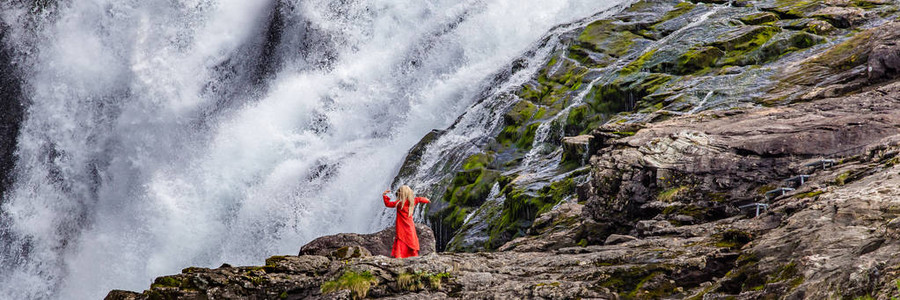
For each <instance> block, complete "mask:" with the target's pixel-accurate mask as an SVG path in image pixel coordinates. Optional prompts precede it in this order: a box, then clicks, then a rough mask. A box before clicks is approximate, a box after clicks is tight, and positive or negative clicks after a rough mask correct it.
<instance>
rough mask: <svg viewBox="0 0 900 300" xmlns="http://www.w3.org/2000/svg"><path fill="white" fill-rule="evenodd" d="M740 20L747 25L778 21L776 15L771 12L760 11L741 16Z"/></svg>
mask: <svg viewBox="0 0 900 300" xmlns="http://www.w3.org/2000/svg"><path fill="white" fill-rule="evenodd" d="M740 20H741V22H744V24H747V25H760V24H766V23H772V22H775V21H778V15H776V14H774V13H771V12H761V13H755V14H752V15H747V16H743V17H741V19H740Z"/></svg>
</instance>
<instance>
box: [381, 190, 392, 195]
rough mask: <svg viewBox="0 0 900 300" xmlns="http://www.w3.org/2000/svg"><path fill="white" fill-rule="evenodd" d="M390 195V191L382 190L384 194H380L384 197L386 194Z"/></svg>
mask: <svg viewBox="0 0 900 300" xmlns="http://www.w3.org/2000/svg"><path fill="white" fill-rule="evenodd" d="M390 193H391V190H384V193H381V195H382V196H384V195H387V194H390Z"/></svg>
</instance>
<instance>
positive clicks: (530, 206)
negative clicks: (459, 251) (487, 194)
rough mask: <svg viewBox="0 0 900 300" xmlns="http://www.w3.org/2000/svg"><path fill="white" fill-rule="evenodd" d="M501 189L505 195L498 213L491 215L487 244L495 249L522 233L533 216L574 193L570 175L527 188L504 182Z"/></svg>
mask: <svg viewBox="0 0 900 300" xmlns="http://www.w3.org/2000/svg"><path fill="white" fill-rule="evenodd" d="M502 193H503V194H504V196H505V197H506V200H505V201H504V202H503V208H502V210H501V212H500V216H499V217H495V218H493V219H492V221H491V222H490V224H489V225H488V228H489V234H490V236H489V238H488V243H487V247H488V248H489V249H496V248H498V247H500V246H502V245H503V244H504V243H506V242H507V241H510V240H512V239H513V238H516V237H519V236H523V235H525V230H527V229H528V228H529V227H531V224H532V223H533V222H534V219H535V218H536V217H537V216H539V215H540V214H543V213H545V212H548V211H550V209H551V208H553V206H555V205H556V204H558V203H559V202H560V201H562V200H563V199H565V198H566V197H569V196H571V195H573V194H574V193H575V181H574V178H567V179H565V180H561V181H556V182H553V183H551V184H550V185H547V186H545V187H543V188H541V189H540V190H538V191H536V192H534V191H528V190H525V189H521V188H519V187H517V186H515V185H514V184H509V185H507V186H506V187H505V188H504V189H503V191H502Z"/></svg>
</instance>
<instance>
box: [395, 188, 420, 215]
mask: <svg viewBox="0 0 900 300" xmlns="http://www.w3.org/2000/svg"><path fill="white" fill-rule="evenodd" d="M397 201H398V202H399V203H400V206H398V208H399V209H403V204H404V202H405V203H409V210H410V212H412V210H413V208H414V207H415V205H416V200H415V197H414V196H413V190H412V189H411V188H409V186H407V185H404V186H401V187H400V188H399V189H397Z"/></svg>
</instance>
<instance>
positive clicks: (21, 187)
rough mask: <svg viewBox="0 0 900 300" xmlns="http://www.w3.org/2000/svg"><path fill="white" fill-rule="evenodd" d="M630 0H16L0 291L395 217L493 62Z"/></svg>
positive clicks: (249, 249)
mask: <svg viewBox="0 0 900 300" xmlns="http://www.w3.org/2000/svg"><path fill="white" fill-rule="evenodd" d="M36 3H37V2H36ZM41 3H45V4H43V5H47V4H46V2H45V1H44V2H41ZM612 4H615V3H613V2H608V3H603V2H601V1H576V0H569V1H553V2H546V1H535V0H530V1H493V2H484V1H463V2H460V1H397V0H390V1H389V0H384V1H362V0H360V1H352V0H351V1H339V2H334V1H305V2H299V1H238V0H233V1H213V0H194V1H190V0H184V1H163V0H151V1H137V2H135V1H113V0H84V1H71V2H58V3H56V4H54V5H47V7H38V8H35V6H32V5H25V4H22V3H20V2H15V3H3V4H0V8H2V12H3V13H2V14H0V16H2V21H3V23H4V25H5V26H6V27H8V28H9V33H10V34H9V35H8V36H7V39H6V40H5V42H6V43H7V44H10V43H12V44H11V45H7V46H10V47H11V48H14V49H31V50H28V51H25V50H22V51H19V54H20V55H22V57H21V59H20V61H22V62H23V63H24V64H27V67H26V68H23V69H24V70H27V72H26V73H25V74H23V78H24V83H23V86H24V87H25V90H26V91H27V92H26V93H25V95H26V96H25V97H26V98H27V101H25V102H27V103H29V106H28V110H27V115H26V118H25V120H24V121H23V123H22V127H21V128H22V129H21V133H20V136H19V139H18V142H17V143H18V144H17V157H18V161H17V165H16V170H15V173H14V178H15V180H14V183H13V185H12V187H11V191H10V192H9V193H8V194H6V195H4V198H3V201H2V206H0V213H2V215H0V230H2V231H3V232H2V233H3V234H2V235H0V236H2V237H4V240H3V241H2V242H3V243H4V244H5V246H4V248H2V249H3V253H0V255H2V256H3V259H2V260H0V262H2V265H0V296H2V297H3V298H9V299H35V298H38V299H40V298H64V299H89V298H100V297H102V296H103V295H105V293H106V292H107V291H108V290H110V289H114V288H117V289H132V290H139V289H143V288H144V287H146V286H147V285H148V284H149V283H150V281H151V280H152V278H154V277H156V276H160V275H164V274H172V273H177V272H178V271H179V270H180V269H182V268H184V267H187V266H206V267H215V266H217V265H219V264H221V263H223V262H228V263H231V264H251V263H260V262H261V261H262V259H263V258H265V257H266V256H268V255H275V254H290V253H295V252H296V250H297V249H298V247H299V246H300V245H302V244H303V243H305V242H307V241H309V240H311V239H313V238H315V237H317V236H320V235H324V234H330V233H335V232H344V231H346V232H371V231H375V230H378V229H380V228H377V227H379V226H380V225H382V223H381V222H380V221H379V220H378V219H377V218H378V213H379V212H381V203H380V199H379V197H378V194H379V192H380V191H381V190H383V189H384V188H385V187H386V186H388V185H389V183H390V180H391V178H392V177H393V175H394V174H395V173H396V170H397V168H398V167H399V164H400V162H401V161H402V159H403V158H404V156H405V154H406V151H407V150H408V149H409V147H411V146H412V145H413V144H415V143H416V142H417V141H418V139H419V138H421V137H422V136H423V135H424V134H425V133H427V132H428V131H429V130H431V129H432V128H445V127H447V126H449V125H450V124H452V123H453V122H454V121H455V120H456V119H457V116H459V115H461V114H462V113H463V112H464V111H466V110H467V109H470V110H471V109H482V107H480V106H474V107H472V108H469V107H470V106H471V105H472V103H473V101H475V99H476V98H477V97H478V92H480V91H482V90H484V89H485V85H487V84H492V83H490V82H488V83H485V82H484V79H485V78H487V77H488V76H489V75H491V74H492V73H494V72H496V71H497V69H498V68H500V67H502V66H504V65H506V64H508V63H509V62H510V61H511V60H512V59H513V58H515V57H516V56H518V55H520V54H521V53H523V52H525V51H526V50H527V49H528V48H529V47H531V46H532V44H533V43H534V42H535V40H537V39H538V38H539V37H541V36H542V35H544V34H545V32H546V31H547V30H548V29H549V28H551V27H552V26H554V25H556V24H560V23H567V22H571V21H573V20H577V19H580V18H583V17H586V16H588V15H591V14H593V13H595V12H597V11H598V10H600V9H602V8H605V7H609V6H611V5H612ZM44 11H49V12H50V13H44ZM35 14H38V15H40V16H42V17H40V16H39V17H37V18H36V17H35ZM23 20H36V21H33V22H25V21H23ZM25 24H28V25H27V26H26V25H25ZM32 50H33V51H32ZM536 59H539V58H536ZM475 134H477V133H475ZM373 224H374V225H373Z"/></svg>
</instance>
